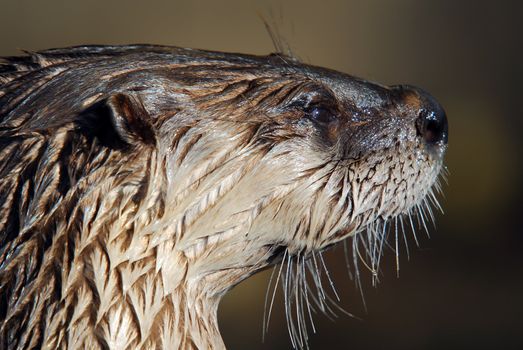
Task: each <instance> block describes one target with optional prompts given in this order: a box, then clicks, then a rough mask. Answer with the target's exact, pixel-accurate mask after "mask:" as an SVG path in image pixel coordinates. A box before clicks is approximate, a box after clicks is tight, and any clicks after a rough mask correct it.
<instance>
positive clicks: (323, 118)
mask: <svg viewBox="0 0 523 350" xmlns="http://www.w3.org/2000/svg"><path fill="white" fill-rule="evenodd" d="M309 115H310V118H311V119H312V120H314V121H317V122H318V123H322V124H328V123H331V122H333V121H334V120H335V119H336V116H335V115H334V113H332V111H331V110H329V109H328V108H325V107H312V109H311V110H310V112H309Z"/></svg>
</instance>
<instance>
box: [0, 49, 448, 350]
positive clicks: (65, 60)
mask: <svg viewBox="0 0 523 350" xmlns="http://www.w3.org/2000/svg"><path fill="white" fill-rule="evenodd" d="M0 84H1V85H0V179H1V180H0V347H1V348H9V349H25V348H40V347H46V348H103V349H105V348H107V349H108V348H111V349H113V348H114V349H116V348H161V347H163V348H170V349H172V348H184V349H185V348H221V347H223V343H222V341H221V338H220V335H219V331H218V328H217V324H216V309H217V306H218V302H219V299H220V297H221V296H222V295H223V294H224V293H225V292H226V291H227V290H228V289H230V288H231V287H232V286H233V285H235V284H236V283H238V282H240V281H241V280H243V279H245V278H247V277H248V276H250V275H252V274H253V273H255V272H257V271H259V270H260V269H262V268H265V267H267V266H268V265H270V264H274V263H275V262H278V261H279V260H281V258H282V251H281V250H280V249H279V247H285V255H284V259H285V257H288V258H289V259H290V257H297V261H298V262H299V261H300V259H302V260H303V261H305V259H307V258H310V257H311V254H313V253H314V252H318V251H321V250H322V249H324V248H325V247H327V246H328V245H331V244H333V243H335V242H338V241H340V240H342V239H344V238H346V237H348V236H349V235H351V234H354V233H355V232H357V231H359V230H361V229H363V228H364V227H365V226H366V225H367V224H369V223H371V222H375V221H377V220H378V221H379V220H382V221H383V220H387V219H389V218H393V217H395V216H397V215H399V214H401V213H405V212H407V211H408V210H410V208H412V207H413V206H416V205H419V204H420V203H422V201H423V200H424V198H425V196H426V195H427V194H430V192H429V189H430V187H431V185H432V184H433V183H434V181H435V179H436V177H437V175H438V173H439V169H440V167H441V157H442V153H443V151H444V148H445V147H444V144H438V145H437V146H430V147H429V146H427V145H426V144H425V143H424V142H423V141H422V140H420V137H419V133H418V132H417V131H416V126H415V120H416V118H417V117H418V114H419V110H420V108H422V107H423V106H424V103H425V100H424V99H423V96H421V95H420V94H419V93H418V92H416V91H415V90H409V89H401V88H396V89H391V88H386V87H382V86H378V85H374V84H371V83H368V82H365V81H363V80H359V79H356V78H353V77H350V76H347V75H343V74H340V73H337V72H333V71H329V70H325V69H322V68H317V67H311V66H307V65H303V64H300V63H298V62H295V61H290V60H288V59H286V57H284V56H280V55H270V56H266V57H257V56H248V55H232V54H223V53H215V52H205V51H197V50H188V49H179V48H172V47H158V46H124V47H78V48H69V49H56V50H48V51H44V52H39V53H33V54H29V55H28V56H23V57H14V58H6V59H4V60H3V61H0ZM315 105H321V106H323V108H328V109H329V110H330V111H332V113H333V114H334V115H336V119H335V120H334V121H333V120H329V121H327V122H326V123H327V124H328V125H327V126H322V125H323V124H322V123H324V122H323V121H314V120H312V119H311V116H310V115H308V114H307V113H309V111H310V108H311V107H310V106H315ZM327 117H329V115H327ZM295 346H303V344H302V343H299V344H295Z"/></svg>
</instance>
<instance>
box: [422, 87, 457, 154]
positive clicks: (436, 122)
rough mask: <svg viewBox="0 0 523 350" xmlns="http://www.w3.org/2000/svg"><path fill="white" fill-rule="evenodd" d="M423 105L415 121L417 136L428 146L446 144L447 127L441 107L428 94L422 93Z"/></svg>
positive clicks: (447, 137)
mask: <svg viewBox="0 0 523 350" xmlns="http://www.w3.org/2000/svg"><path fill="white" fill-rule="evenodd" d="M423 94H424V95H421V96H422V97H423V99H424V100H425V101H424V104H423V107H422V108H421V110H420V114H419V115H418V119H417V120H416V128H417V130H418V133H419V135H420V136H421V137H422V138H423V139H424V140H425V142H426V143H427V144H429V145H433V144H437V143H443V144H447V142H448V139H449V125H448V123H447V115H446V114H445V111H444V110H443V107H441V105H440V104H439V103H438V102H437V101H436V100H435V99H434V98H433V97H432V96H430V95H429V94H427V93H423Z"/></svg>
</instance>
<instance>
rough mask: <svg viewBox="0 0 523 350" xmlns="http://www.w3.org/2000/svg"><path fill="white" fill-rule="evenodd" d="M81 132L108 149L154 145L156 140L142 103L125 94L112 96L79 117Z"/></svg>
mask: <svg viewBox="0 0 523 350" xmlns="http://www.w3.org/2000/svg"><path fill="white" fill-rule="evenodd" d="M80 123H81V125H82V127H83V129H84V130H86V131H88V133H89V134H91V135H92V136H94V137H95V138H96V139H98V141H99V142H101V143H102V144H104V145H106V146H108V147H111V148H121V147H122V146H123V147H125V146H132V145H139V144H149V145H154V144H155V143H156V136H155V132H154V129H153V126H152V125H151V123H150V116H149V113H147V111H146V110H145V108H144V106H143V104H142V103H141V101H140V100H139V99H138V98H137V97H135V96H133V95H128V94H115V95H112V96H110V97H108V98H106V99H103V100H101V101H98V102H96V103H95V104H94V105H92V106H90V107H89V108H88V109H87V110H85V111H84V112H83V113H81V118H80Z"/></svg>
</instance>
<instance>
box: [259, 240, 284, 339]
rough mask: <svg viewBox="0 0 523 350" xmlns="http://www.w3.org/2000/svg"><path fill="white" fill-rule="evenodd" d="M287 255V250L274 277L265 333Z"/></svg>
mask: <svg viewBox="0 0 523 350" xmlns="http://www.w3.org/2000/svg"><path fill="white" fill-rule="evenodd" d="M288 255H289V250H288V249H285V252H284V253H283V258H282V262H281V263H280V269H279V271H278V276H277V277H276V283H274V290H273V292H272V298H271V304H270V306H269V313H268V315H267V322H266V323H265V324H266V328H265V332H267V331H268V330H269V322H270V321H271V313H272V307H273V305H274V298H275V297H276V289H277V288H278V284H279V281H280V277H281V273H282V270H283V265H284V262H285V261H286V258H287V256H288Z"/></svg>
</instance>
